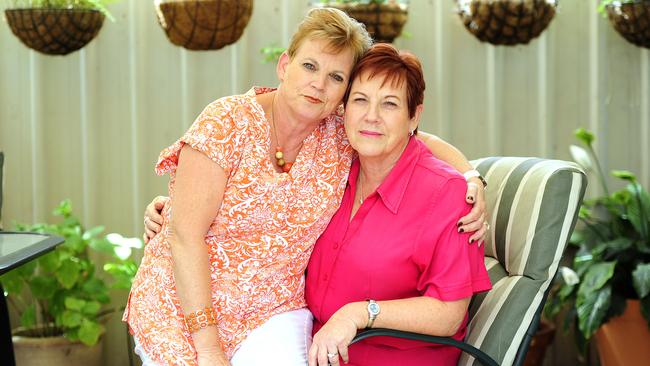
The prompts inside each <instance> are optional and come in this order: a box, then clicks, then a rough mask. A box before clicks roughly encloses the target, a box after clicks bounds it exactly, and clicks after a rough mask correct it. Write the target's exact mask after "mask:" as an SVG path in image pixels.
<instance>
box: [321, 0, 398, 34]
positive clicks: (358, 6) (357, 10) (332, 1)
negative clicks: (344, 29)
mask: <svg viewBox="0 0 650 366" xmlns="http://www.w3.org/2000/svg"><path fill="white" fill-rule="evenodd" d="M313 5H314V6H321V7H330V8H337V9H340V10H342V11H344V12H346V13H347V14H348V15H349V16H350V17H352V18H354V19H356V20H358V21H359V22H361V23H363V24H364V25H365V26H366V29H367V30H368V33H369V34H370V36H371V37H372V39H374V40H375V42H387V43H391V42H393V41H394V40H395V38H397V37H399V36H400V34H401V33H402V28H403V27H404V24H405V23H406V21H407V20H408V4H407V2H406V1H396V0H364V1H359V0H356V1H355V0H320V1H316V2H314V4H313Z"/></svg>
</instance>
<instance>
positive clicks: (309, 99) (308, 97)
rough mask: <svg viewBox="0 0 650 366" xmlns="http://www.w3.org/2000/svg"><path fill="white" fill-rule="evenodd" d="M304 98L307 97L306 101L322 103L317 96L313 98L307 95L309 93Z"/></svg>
mask: <svg viewBox="0 0 650 366" xmlns="http://www.w3.org/2000/svg"><path fill="white" fill-rule="evenodd" d="M305 99H307V101H308V102H309V103H312V104H319V103H322V101H321V100H320V99H318V98H314V97H312V96H309V95H305Z"/></svg>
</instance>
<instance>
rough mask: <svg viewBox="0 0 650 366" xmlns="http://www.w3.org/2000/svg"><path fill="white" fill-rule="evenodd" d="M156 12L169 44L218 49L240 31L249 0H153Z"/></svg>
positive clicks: (247, 14)
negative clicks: (154, 0) (166, 0)
mask: <svg viewBox="0 0 650 366" xmlns="http://www.w3.org/2000/svg"><path fill="white" fill-rule="evenodd" d="M156 11H157V13H158V21H159V22H160V25H161V26H162V28H163V29H164V30H165V33H166V34H167V38H169V40H170V41H171V42H172V43H173V44H175V45H177V46H181V47H185V48H187V49H189V50H218V49H220V48H222V47H224V46H227V45H229V44H232V43H235V42H236V41H237V40H238V39H239V37H241V35H242V33H244V29H245V28H246V26H247V25H248V21H249V20H250V18H251V13H252V12H253V0H180V1H178V0H176V1H168V2H160V1H156Z"/></svg>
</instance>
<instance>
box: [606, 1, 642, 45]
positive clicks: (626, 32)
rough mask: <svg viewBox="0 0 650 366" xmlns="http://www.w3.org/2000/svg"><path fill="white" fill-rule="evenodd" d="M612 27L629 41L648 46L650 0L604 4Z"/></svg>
mask: <svg viewBox="0 0 650 366" xmlns="http://www.w3.org/2000/svg"><path fill="white" fill-rule="evenodd" d="M606 9H607V16H608V17H609V21H610V22H611V23H612V25H613V26H614V29H616V31H617V32H618V33H619V34H620V35H622V36H623V38H625V39H626V40H628V41H629V42H630V43H632V44H635V45H637V46H639V47H645V48H650V1H648V0H639V1H636V2H634V3H617V4H609V5H607V6H606Z"/></svg>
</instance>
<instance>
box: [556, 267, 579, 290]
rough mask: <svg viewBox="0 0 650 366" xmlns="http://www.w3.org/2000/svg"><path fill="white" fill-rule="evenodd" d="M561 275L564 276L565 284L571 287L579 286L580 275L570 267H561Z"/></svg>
mask: <svg viewBox="0 0 650 366" xmlns="http://www.w3.org/2000/svg"><path fill="white" fill-rule="evenodd" d="M560 274H561V275H562V279H563V280H564V283H566V284H567V285H569V286H573V285H577V284H578V283H580V277H578V274H577V273H575V271H574V270H572V269H571V268H569V267H560Z"/></svg>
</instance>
